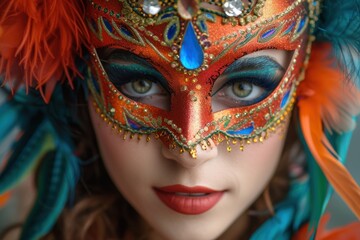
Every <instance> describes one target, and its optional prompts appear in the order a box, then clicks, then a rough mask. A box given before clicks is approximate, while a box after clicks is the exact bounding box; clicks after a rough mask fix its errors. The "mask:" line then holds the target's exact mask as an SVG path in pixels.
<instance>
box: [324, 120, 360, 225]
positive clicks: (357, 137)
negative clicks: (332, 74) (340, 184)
mask: <svg viewBox="0 0 360 240" xmlns="http://www.w3.org/2000/svg"><path fill="white" fill-rule="evenodd" d="M345 165H346V167H347V169H348V170H349V171H350V172H351V174H352V175H353V176H354V178H355V181H356V182H357V183H358V184H359V185H360V118H358V120H357V128H356V129H355V131H354V135H353V138H352V141H351V144H350V150H349V154H348V156H347V161H346V164H345ZM344 187H346V186H344ZM359 204H360V202H359ZM327 210H328V211H329V212H330V214H331V220H330V223H329V225H328V226H329V227H335V226H339V225H340V226H341V225H344V224H346V223H349V222H353V221H356V217H355V215H354V214H353V213H351V211H350V209H349V208H348V207H347V206H346V205H345V204H344V203H343V201H342V200H341V199H340V197H339V196H338V195H337V194H336V193H334V194H333V196H332V198H331V200H330V202H329V206H328V208H327ZM359 231H360V230H359Z"/></svg>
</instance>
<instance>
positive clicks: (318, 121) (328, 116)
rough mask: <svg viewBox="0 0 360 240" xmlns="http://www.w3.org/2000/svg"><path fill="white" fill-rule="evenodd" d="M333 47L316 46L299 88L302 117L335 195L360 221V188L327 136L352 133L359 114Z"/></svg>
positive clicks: (357, 96) (359, 95)
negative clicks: (355, 119)
mask: <svg viewBox="0 0 360 240" xmlns="http://www.w3.org/2000/svg"><path fill="white" fill-rule="evenodd" d="M335 65H336V64H334V59H333V58H332V57H331V46H330V45H329V44H325V43H317V44H314V46H313V50H312V55H311V59H310V63H309V68H308V69H307V72H306V76H305V80H304V81H302V82H301V83H300V85H299V88H298V96H299V101H298V107H299V118H300V125H301V129H302V132H303V134H304V137H305V140H306V143H307V145H308V146H309V149H310V151H311V153H312V155H313V156H314V158H315V160H316V162H317V163H318V165H319V166H320V168H321V169H322V171H323V173H324V175H325V176H326V178H327V179H328V181H329V182H330V184H331V185H332V186H333V187H334V189H335V190H336V192H338V194H339V195H340V196H341V197H342V198H343V200H344V201H345V202H346V203H347V204H348V206H349V207H350V208H351V209H352V211H353V212H354V213H355V215H356V216H357V217H358V218H359V219H360V204H359V203H360V188H359V186H358V184H357V183H356V182H355V181H354V179H353V178H352V176H351V174H350V173H349V172H348V171H347V169H346V168H345V167H344V166H343V164H342V163H341V162H340V161H339V159H337V158H336V156H337V155H334V154H332V153H335V150H334V149H333V148H332V146H331V144H330V143H329V141H328V140H327V138H326V137H325V134H324V128H326V129H327V130H328V131H329V132H330V133H331V132H332V131H336V132H338V133H342V132H346V131H351V130H353V129H354V127H355V121H354V119H353V118H352V117H353V116H354V115H356V114H358V113H359V112H360V92H359V91H358V89H357V88H356V87H355V86H354V85H353V84H352V83H350V82H346V81H345V77H344V75H343V73H342V72H341V71H340V70H339V69H336V68H335V67H334V66H335Z"/></svg>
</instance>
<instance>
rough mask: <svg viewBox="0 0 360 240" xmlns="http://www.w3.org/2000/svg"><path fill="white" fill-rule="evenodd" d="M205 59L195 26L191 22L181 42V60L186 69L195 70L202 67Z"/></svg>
mask: <svg viewBox="0 0 360 240" xmlns="http://www.w3.org/2000/svg"><path fill="white" fill-rule="evenodd" d="M203 61H204V52H203V50H202V48H201V46H200V44H199V42H198V40H197V37H196V34H195V31H194V27H193V25H192V23H191V22H189V23H188V25H187V27H186V30H185V35H184V40H183V42H182V44H181V49H180V62H181V64H182V65H183V66H184V67H185V68H186V69H189V70H193V69H196V68H198V67H200V66H201V64H202V63H203Z"/></svg>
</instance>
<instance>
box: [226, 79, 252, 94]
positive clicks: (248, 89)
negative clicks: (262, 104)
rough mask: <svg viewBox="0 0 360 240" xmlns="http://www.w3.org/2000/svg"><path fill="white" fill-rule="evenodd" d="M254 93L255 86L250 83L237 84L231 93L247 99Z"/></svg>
mask: <svg viewBox="0 0 360 240" xmlns="http://www.w3.org/2000/svg"><path fill="white" fill-rule="evenodd" d="M252 91H253V84H251V83H248V82H236V83H233V84H232V86H231V93H233V94H234V95H235V96H236V97H238V98H246V97H249V95H251V93H252Z"/></svg>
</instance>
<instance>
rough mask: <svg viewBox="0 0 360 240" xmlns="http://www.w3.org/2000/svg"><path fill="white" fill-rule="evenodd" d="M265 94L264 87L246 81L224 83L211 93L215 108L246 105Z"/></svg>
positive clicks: (258, 99)
mask: <svg viewBox="0 0 360 240" xmlns="http://www.w3.org/2000/svg"><path fill="white" fill-rule="evenodd" d="M264 95H265V96H266V89H264V88H263V87H260V86H258V85H256V84H254V83H251V82H247V81H236V82H233V83H228V84H225V85H224V86H223V87H222V88H221V89H219V90H218V91H217V92H216V93H215V94H214V95H213V98H212V99H213V103H214V104H215V106H214V107H215V108H216V109H220V110H221V109H226V108H234V107H239V106H247V105H251V104H254V103H256V102H258V101H261V100H262V99H263V98H264Z"/></svg>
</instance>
